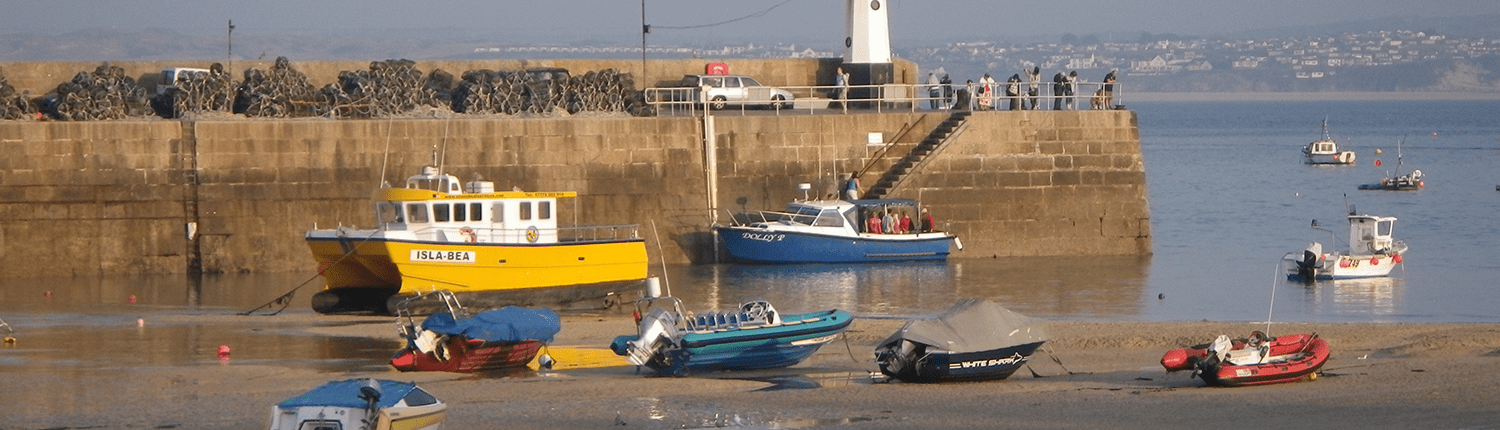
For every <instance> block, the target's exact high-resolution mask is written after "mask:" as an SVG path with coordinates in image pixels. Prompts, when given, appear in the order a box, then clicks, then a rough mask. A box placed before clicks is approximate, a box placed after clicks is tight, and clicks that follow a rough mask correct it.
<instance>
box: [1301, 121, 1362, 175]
mask: <svg viewBox="0 0 1500 430" xmlns="http://www.w3.org/2000/svg"><path fill="white" fill-rule="evenodd" d="M1302 157H1303V158H1304V159H1305V160H1306V162H1307V164H1346V165H1347V164H1354V151H1341V150H1339V144H1338V142H1336V141H1334V140H1333V136H1330V135H1329V134H1328V119H1327V118H1324V119H1323V137H1322V138H1320V139H1318V140H1314V141H1312V143H1309V144H1307V146H1305V147H1302Z"/></svg>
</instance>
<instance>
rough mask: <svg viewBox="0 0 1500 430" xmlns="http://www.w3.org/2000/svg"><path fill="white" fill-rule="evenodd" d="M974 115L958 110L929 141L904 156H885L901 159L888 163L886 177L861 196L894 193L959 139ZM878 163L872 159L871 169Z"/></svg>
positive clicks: (867, 196) (928, 138)
mask: <svg viewBox="0 0 1500 430" xmlns="http://www.w3.org/2000/svg"><path fill="white" fill-rule="evenodd" d="M971 113H973V112H970V111H966V110H962V111H955V112H953V113H952V114H950V115H948V119H947V120H944V121H943V122H942V123H940V124H938V126H937V127H935V128H933V130H932V132H931V133H928V134H927V138H925V139H922V142H921V143H918V144H916V145H915V146H913V147H912V148H911V150H910V151H908V152H906V154H904V155H900V154H890V153H887V154H885V157H887V158H894V157H897V156H899V157H900V158H899V159H896V160H893V161H891V162H890V163H889V166H890V167H889V168H888V169H886V171H885V173H884V174H881V175H880V180H879V181H876V182H875V184H874V185H872V186H870V188H869V189H868V190H866V191H865V194H864V195H863V196H861V198H864V199H882V198H885V197H886V195H888V194H890V193H891V192H892V191H893V190H895V189H897V188H899V187H900V186H901V185H902V184H903V183H905V182H906V179H907V175H908V174H909V173H911V172H914V171H916V170H917V169H919V168H921V167H922V165H924V164H926V163H927V160H928V159H929V158H930V157H931V156H933V155H936V154H937V153H938V152H940V151H942V149H943V148H944V147H946V146H947V145H948V143H949V142H952V141H953V140H954V139H955V138H957V137H958V135H959V134H962V133H963V132H964V130H966V129H967V128H968V122H967V120H968V118H969V114H971ZM877 161H880V160H871V162H870V164H871V165H872V166H873V165H876V162H877ZM867 169H868V167H867Z"/></svg>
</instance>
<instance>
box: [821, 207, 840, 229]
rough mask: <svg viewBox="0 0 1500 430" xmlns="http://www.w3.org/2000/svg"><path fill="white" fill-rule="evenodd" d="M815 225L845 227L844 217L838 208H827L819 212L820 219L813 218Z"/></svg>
mask: <svg viewBox="0 0 1500 430" xmlns="http://www.w3.org/2000/svg"><path fill="white" fill-rule="evenodd" d="M813 225H814V226H818V227H843V226H844V217H842V216H839V213H838V211H836V210H833V209H829V210H825V211H823V212H821V213H819V214H818V219H816V220H813Z"/></svg>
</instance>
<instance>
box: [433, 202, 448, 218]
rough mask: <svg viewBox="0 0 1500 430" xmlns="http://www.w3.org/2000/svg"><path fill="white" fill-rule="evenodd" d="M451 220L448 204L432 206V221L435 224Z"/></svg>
mask: <svg viewBox="0 0 1500 430" xmlns="http://www.w3.org/2000/svg"><path fill="white" fill-rule="evenodd" d="M449 219H450V218H449V217H448V204H447V203H438V204H435V205H432V221H433V222H448V220H449Z"/></svg>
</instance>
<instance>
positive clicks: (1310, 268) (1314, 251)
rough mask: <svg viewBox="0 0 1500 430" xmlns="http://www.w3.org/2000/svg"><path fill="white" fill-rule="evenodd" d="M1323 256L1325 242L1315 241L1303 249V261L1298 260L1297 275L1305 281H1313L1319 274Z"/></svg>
mask: <svg viewBox="0 0 1500 430" xmlns="http://www.w3.org/2000/svg"><path fill="white" fill-rule="evenodd" d="M1322 258H1323V244H1321V243H1317V242H1313V243H1312V244H1311V245H1308V246H1307V249H1305V250H1303V251H1302V261H1298V262H1297V276H1301V277H1302V281H1303V282H1312V281H1313V279H1316V277H1317V275H1318V267H1319V266H1321V264H1319V263H1320V262H1319V260H1321V259H1322Z"/></svg>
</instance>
